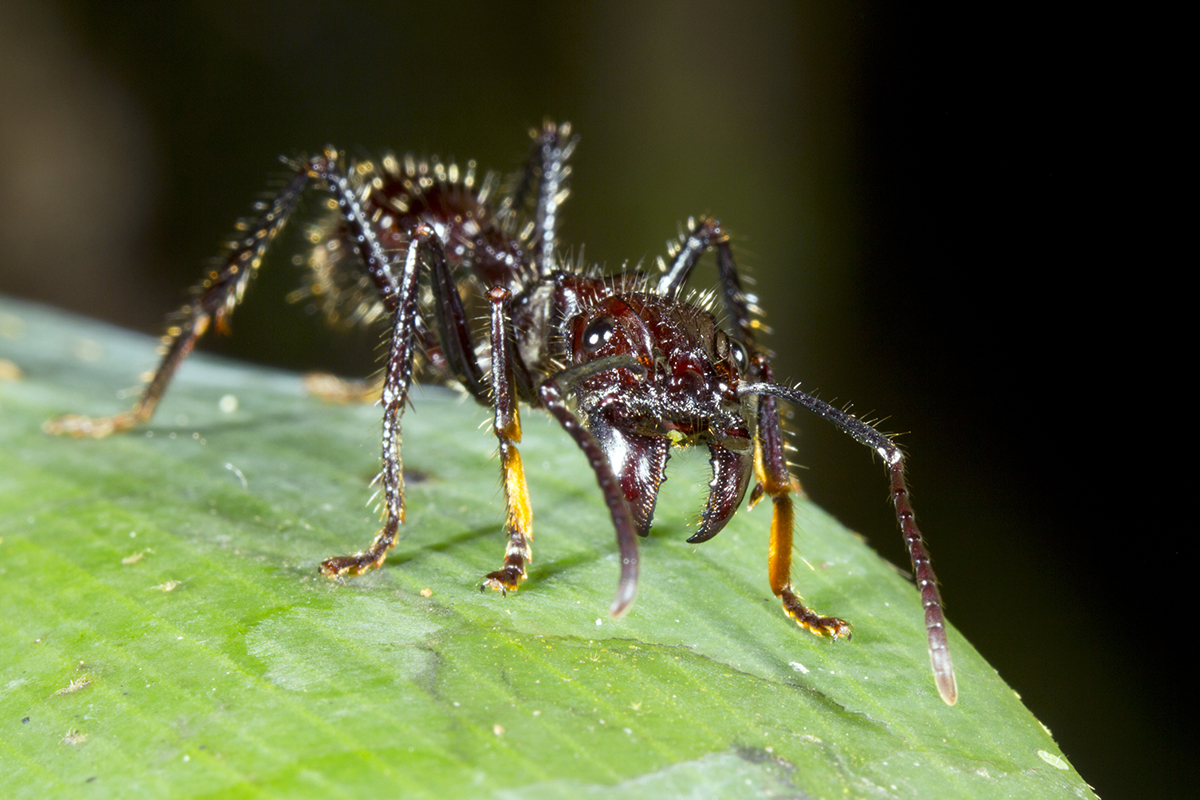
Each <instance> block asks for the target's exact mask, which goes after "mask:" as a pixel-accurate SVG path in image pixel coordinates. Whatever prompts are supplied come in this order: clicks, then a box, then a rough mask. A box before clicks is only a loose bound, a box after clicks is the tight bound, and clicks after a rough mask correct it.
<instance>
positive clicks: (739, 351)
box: [729, 339, 750, 373]
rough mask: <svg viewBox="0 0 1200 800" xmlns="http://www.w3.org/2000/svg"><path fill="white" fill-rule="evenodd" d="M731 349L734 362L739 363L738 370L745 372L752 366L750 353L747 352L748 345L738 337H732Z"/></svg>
mask: <svg viewBox="0 0 1200 800" xmlns="http://www.w3.org/2000/svg"><path fill="white" fill-rule="evenodd" d="M729 349H730V351H731V352H732V354H733V363H734V364H736V365H737V369H738V372H739V373H745V372H746V369H747V368H748V367H749V366H750V354H749V353H748V352H746V346H745V345H744V344H742V343H741V342H739V341H738V340H737V339H730V340H729Z"/></svg>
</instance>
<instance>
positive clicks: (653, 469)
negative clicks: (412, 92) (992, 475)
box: [46, 122, 957, 704]
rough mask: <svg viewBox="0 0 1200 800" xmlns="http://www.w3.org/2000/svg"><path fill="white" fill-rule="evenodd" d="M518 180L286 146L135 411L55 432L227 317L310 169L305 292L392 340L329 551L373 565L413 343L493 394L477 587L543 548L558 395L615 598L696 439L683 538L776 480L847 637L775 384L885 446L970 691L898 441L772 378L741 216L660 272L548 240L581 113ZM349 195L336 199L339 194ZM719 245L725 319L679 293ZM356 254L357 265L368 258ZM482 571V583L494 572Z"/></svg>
mask: <svg viewBox="0 0 1200 800" xmlns="http://www.w3.org/2000/svg"><path fill="white" fill-rule="evenodd" d="M532 136H533V147H532V151H531V153H530V156H529V160H528V162H527V164H526V166H525V170H524V173H523V176H522V178H521V180H520V181H519V182H518V183H517V184H516V186H515V187H514V189H513V190H512V191H511V193H509V194H508V195H507V196H506V197H503V198H502V199H501V200H500V202H499V204H498V205H493V204H492V195H493V194H494V192H495V186H496V182H495V180H494V178H493V177H492V176H490V175H489V176H488V177H487V178H485V179H484V180H483V181H482V182H481V183H479V184H477V183H476V180H475V170H474V164H473V163H471V164H469V165H468V168H467V169H466V170H465V172H463V171H460V170H459V168H458V167H457V166H456V165H454V164H443V163H441V162H439V161H436V160H434V161H431V162H418V161H416V160H414V159H412V158H411V157H409V158H406V159H404V161H403V163H401V162H400V161H398V160H396V159H394V158H392V157H388V158H385V159H384V160H383V161H382V163H381V164H379V165H376V164H374V163H372V162H359V163H357V164H351V165H349V166H348V167H343V166H342V159H341V157H340V155H339V154H338V153H337V151H335V150H333V149H332V148H327V149H326V150H325V151H324V152H323V153H322V154H321V155H317V156H312V157H309V158H299V159H293V160H287V161H285V163H286V164H287V165H288V166H289V167H290V168H291V170H292V176H291V178H290V180H289V181H288V182H287V184H286V185H285V186H284V187H283V189H282V190H281V191H279V192H278V193H277V194H276V195H275V197H274V199H273V200H271V201H270V202H264V203H259V204H258V205H257V206H256V207H255V211H256V213H257V216H256V217H253V218H248V219H245V220H242V221H241V222H239V223H238V226H237V236H238V239H237V240H236V241H234V242H232V243H231V244H230V245H229V248H228V251H227V253H226V255H225V256H224V257H223V259H222V262H221V265H220V268H219V269H214V270H213V271H211V272H210V273H209V274H208V275H207V276H206V277H205V279H204V280H203V281H202V282H201V283H200V284H199V285H197V286H196V287H195V289H194V290H193V296H192V299H191V301H190V302H189V303H188V304H187V305H185V306H184V307H183V309H182V310H181V312H180V313H179V314H178V315H177V317H176V318H174V319H173V320H172V321H171V323H170V325H169V327H168V330H167V333H166V335H165V337H164V339H163V359H162V362H161V363H160V365H159V367H158V369H157V371H156V372H155V373H154V376H153V378H152V379H151V380H150V382H149V384H148V385H147V386H146V388H145V390H144V391H143V393H142V395H141V397H140V399H139V400H138V402H137V403H136V405H135V406H134V408H133V409H132V410H131V411H128V412H125V413H122V414H118V415H116V416H113V417H105V418H89V417H80V416H75V415H69V416H65V417H60V418H58V419H55V420H51V421H50V422H48V423H47V424H46V430H47V431H48V432H51V433H56V434H70V435H74V436H93V437H102V436H106V435H108V434H110V433H114V432H118V431H122V430H126V429H128V428H131V427H133V426H134V425H136V424H138V423H140V422H144V421H146V420H148V419H149V418H150V417H151V415H152V414H153V413H154V409H155V407H156V406H157V404H158V402H159V400H160V399H161V398H162V396H163V393H164V392H165V391H166V388H167V384H168V383H169V382H170V380H171V377H172V376H173V375H174V373H175V371H176V369H178V367H179V365H180V364H181V363H182V362H183V360H184V359H185V358H186V357H187V355H188V353H190V352H191V350H192V347H193V346H194V344H195V342H196V340H197V339H199V338H200V336H202V335H203V334H204V333H205V331H206V330H207V329H208V328H209V327H210V326H213V325H215V326H216V328H217V330H219V331H223V330H227V328H228V318H229V315H230V314H231V313H232V311H233V309H234V308H235V307H236V306H237V304H238V303H239V301H240V300H241V298H242V294H243V292H244V291H245V288H246V286H247V284H248V283H249V280H250V278H251V276H253V275H254V273H255V272H256V271H257V269H258V267H259V265H260V263H261V261H262V258H263V255H264V254H265V252H266V250H267V247H268V245H269V244H270V242H271V241H272V240H273V239H274V238H275V236H276V235H277V234H278V233H279V231H280V230H281V229H282V228H283V227H284V224H285V223H286V222H287V220H288V217H289V216H290V215H291V213H292V211H293V210H294V209H295V207H296V205H297V203H298V201H299V199H300V197H301V195H302V194H303V193H304V190H305V189H306V188H307V187H308V186H309V185H310V184H311V183H314V182H315V183H316V184H317V185H318V186H323V187H324V188H325V189H326V190H327V191H328V192H329V193H330V195H331V196H332V200H333V203H331V207H330V211H329V212H328V213H327V214H326V215H325V217H326V218H325V220H324V221H323V222H322V223H321V224H320V225H318V226H317V227H315V228H314V229H313V231H312V233H311V236H310V238H311V240H312V242H313V249H312V252H311V255H310V257H309V263H310V266H311V267H312V270H313V284H312V287H311V294H312V296H313V297H314V298H316V299H318V300H319V301H320V302H321V303H322V304H323V307H324V310H325V312H326V313H327V315H328V316H329V317H331V318H333V319H337V318H339V317H340V318H347V317H348V318H349V320H350V321H365V322H369V321H373V320H377V319H386V320H388V321H389V322H390V323H391V326H392V335H391V348H390V352H389V355H388V359H387V365H386V368H385V370H384V378H383V396H382V405H383V409H384V413H383V457H382V461H383V467H382V471H381V480H382V491H383V504H384V509H383V516H384V522H383V527H382V529H381V530H380V531H379V532H378V534H377V535H376V536H375V539H374V540H373V541H372V542H371V544H370V545H369V546H368V547H367V548H366V549H364V550H362V551H360V552H358V553H355V554H353V555H349V556H339V557H336V558H330V559H327V560H326V561H324V562H323V563H322V564H321V572H322V573H324V574H325V575H327V576H330V577H341V576H346V575H358V574H361V573H363V572H366V571H368V570H371V569H375V568H376V567H379V566H380V565H381V564H382V563H383V561H384V559H385V558H386V556H387V553H388V551H389V550H390V549H391V548H392V546H393V545H394V544H395V542H396V537H397V531H398V528H399V525H400V524H401V523H402V522H403V521H404V484H403V473H402V468H401V458H400V418H401V415H402V413H403V410H404V406H405V404H406V403H407V402H408V392H409V387H410V385H411V382H412V376H413V370H414V359H415V358H416V357H417V356H418V354H419V353H421V354H423V356H424V358H425V359H427V360H428V362H429V363H428V366H429V368H430V369H431V371H432V372H433V373H434V374H435V375H436V376H437V377H439V378H440V379H442V380H443V381H445V382H450V383H456V384H458V385H459V386H461V387H462V389H463V390H464V391H466V392H467V393H468V394H470V395H471V396H472V397H474V398H475V399H476V400H477V401H479V402H480V403H481V404H483V405H485V406H489V407H490V408H492V409H493V411H494V419H493V426H492V430H493V432H494V434H495V436H496V438H497V440H498V441H499V450H500V468H501V476H502V480H503V486H504V495H505V500H506V504H507V514H506V522H505V529H506V532H507V535H508V543H507V547H506V549H505V554H504V563H503V566H502V567H501V568H500V569H498V570H496V571H495V572H492V573H489V574H488V575H487V576H486V577H485V579H484V583H483V587H488V588H492V589H496V590H499V591H503V592H507V591H510V590H514V589H516V588H517V587H518V585H519V584H520V583H521V581H523V580H524V579H525V577H526V571H525V568H526V565H527V564H528V563H529V562H530V560H531V559H532V551H531V546H530V542H531V538H532V514H531V510H530V503H529V494H528V490H527V488H526V483H525V475H524V470H523V468H522V465H521V456H520V452H519V451H518V448H517V445H518V443H519V442H520V440H521V425H520V417H519V413H518V402H525V403H527V404H528V405H530V406H533V407H541V408H545V409H546V410H547V411H548V412H549V413H550V414H551V415H552V416H553V417H554V418H555V419H556V420H557V421H558V422H559V424H560V425H561V426H562V427H563V429H564V430H566V432H567V433H568V434H570V436H571V437H572V438H573V439H574V440H575V443H576V444H577V445H578V446H579V447H580V448H581V449H582V450H583V452H584V453H585V454H586V456H587V458H588V461H589V463H590V465H591V467H592V469H593V471H594V472H595V475H596V480H597V482H598V483H599V485H600V489H601V490H602V492H603V493H604V499H605V502H606V504H607V506H608V510H609V513H610V514H611V516H612V520H613V526H614V527H615V529H616V536H617V544H618V547H619V549H620V554H621V574H620V580H619V583H618V588H617V593H616V597H615V599H614V600H613V603H612V608H611V613H612V614H613V615H614V616H618V615H620V614H623V613H624V612H625V611H626V610H627V609H628V608H629V606H630V604H631V603H632V602H633V599H634V595H635V593H636V590H637V581H638V547H637V537H638V536H645V535H647V533H648V532H649V528H650V524H651V521H652V519H653V516H654V505H655V501H656V499H657V496H658V490H659V486H660V484H661V483H662V481H663V475H664V471H665V468H666V463H667V459H668V457H669V455H670V450H671V447H672V446H673V445H676V446H687V445H693V444H704V445H705V446H707V447H708V450H709V454H710V463H711V466H712V481H711V482H710V483H709V486H710V491H709V494H708V500H707V502H706V504H705V507H704V510H703V512H702V514H701V521H700V526H699V529H698V530H697V531H696V532H695V533H694V534H693V535H692V536H691V537H690V538H689V539H688V541H689V542H704V541H707V540H709V539H711V538H712V537H714V536H716V535H717V534H718V533H720V531H721V529H722V528H723V527H725V524H726V523H727V522H728V521H729V520H730V518H731V517H732V516H733V514H734V512H735V511H736V510H737V508H738V507H739V506H740V505H741V503H742V500H743V498H744V496H745V494H746V490H747V488H748V487H749V484H750V478H751V475H753V476H754V477H755V478H756V485H755V487H754V489H753V490H752V492H751V503H753V502H756V501H757V500H758V499H760V498H761V497H762V496H763V495H764V494H766V495H769V496H770V497H771V500H772V502H773V506H774V513H773V515H772V521H771V540H770V551H769V557H768V575H769V581H770V585H771V590H772V591H773V592H774V593H775V595H776V596H777V597H780V598H781V599H782V602H783V607H784V610H785V611H786V613H787V614H788V616H790V617H791V618H792V619H793V620H795V621H796V622H797V623H798V624H799V625H801V626H802V627H804V628H807V629H808V630H810V631H812V632H813V633H816V634H818V635H825V634H829V635H831V636H832V637H833V638H835V639H836V638H840V637H849V636H850V626H849V625H848V624H847V623H846V622H845V621H844V620H841V619H838V618H836V617H822V616H819V615H817V614H816V613H814V612H813V611H811V610H809V609H808V608H806V607H805V606H804V605H803V603H802V602H801V600H800V597H799V596H798V595H797V593H796V592H795V590H794V589H793V587H792V585H791V580H790V571H791V552H792V527H793V506H792V497H791V495H792V492H793V491H794V487H793V481H792V477H791V474H790V473H789V471H788V466H787V462H786V460H785V457H784V442H783V433H782V430H781V427H780V422H779V413H778V410H777V408H776V400H777V398H781V399H784V400H787V401H788V402H791V403H794V404H796V405H799V406H803V407H804V408H807V409H808V410H810V411H813V412H815V413H816V414H818V415H820V416H822V417H824V418H825V419H827V420H829V421H830V422H832V423H833V424H834V425H836V426H838V427H839V428H840V429H842V430H843V431H845V432H846V433H848V434H849V435H850V436H852V437H854V438H855V439H857V440H858V441H859V442H860V443H862V444H864V445H866V446H867V447H870V448H871V449H872V450H874V451H876V452H877V453H879V455H880V456H882V457H883V460H884V463H885V466H886V467H887V470H888V475H889V479H890V484H891V497H892V501H893V503H894V505H895V507H896V515H897V518H898V520H899V523H900V528H901V532H902V534H903V536H904V540H905V543H906V544H907V546H908V551H909V555H910V556H911V558H912V564H913V570H914V573H915V576H916V580H917V583H918V586H919V588H920V592H921V599H922V603H923V605H924V608H925V623H926V628H927V630H928V640H929V652H930V658H931V661H932V665H933V673H934V679H935V682H936V684H937V687H938V691H939V693H940V694H941V696H942V699H943V700H945V701H946V702H947V703H950V704H953V703H954V702H955V700H956V699H957V689H956V686H955V680H954V671H953V666H952V664H951V661H950V655H949V651H948V650H947V644H946V631H945V623H944V618H943V612H942V603H941V598H940V595H939V593H938V589H937V582H936V578H935V577H934V574H933V569H932V567H931V566H930V562H929V555H928V552H927V551H926V548H925V544H924V541H923V540H922V538H921V533H920V531H919V530H918V529H917V525H916V521H915V518H914V515H913V510H912V506H911V504H910V502H909V497H908V489H907V488H906V486H905V481H904V456H903V454H902V453H901V451H900V450H899V448H897V447H896V446H895V445H894V444H893V443H892V441H891V439H890V438H889V437H888V436H887V435H886V434H882V433H880V432H879V431H877V430H875V428H874V427H872V426H870V425H868V424H866V423H864V422H862V421H860V420H858V419H856V418H855V417H853V416H851V415H849V414H847V413H845V412H843V411H840V410H838V409H836V408H834V407H832V406H830V405H828V404H826V403H824V402H822V401H820V400H817V399H816V398H814V397H811V396H809V395H808V394H805V393H803V392H801V391H799V390H798V389H795V388H789V387H786V386H782V385H780V384H778V383H775V381H774V376H773V375H772V372H771V365H770V362H769V360H768V353H767V351H766V350H765V349H764V348H763V347H762V346H760V345H759V344H758V342H757V340H756V339H757V337H756V332H757V331H759V330H760V329H761V327H762V326H761V324H760V323H759V322H758V320H757V318H756V317H757V314H758V312H759V309H758V308H757V306H756V304H755V302H756V301H755V298H754V297H753V296H751V295H749V294H747V293H746V292H745V291H743V289H742V283H741V280H740V278H739V276H738V270H737V266H736V264H735V263H734V259H733V255H732V252H731V250H730V246H729V240H728V236H727V235H726V233H725V231H724V230H723V228H722V227H721V224H720V223H719V222H717V221H716V220H713V219H701V220H699V221H694V222H692V221H690V222H689V225H688V229H687V231H686V232H685V233H684V234H683V236H682V237H681V238H680V241H679V242H678V244H677V245H676V246H674V247H673V248H672V252H671V254H670V255H671V260H670V263H669V264H667V263H665V262H660V266H661V272H660V274H658V275H655V276H652V275H649V274H646V273H643V272H641V271H632V270H631V271H625V272H624V273H622V274H620V275H616V276H604V275H602V274H600V273H598V272H596V271H594V270H586V269H583V268H571V267H567V266H564V265H563V264H562V263H561V262H560V261H559V260H558V258H557V254H556V252H555V248H556V245H557V220H558V211H559V208H560V206H561V205H562V203H563V201H564V200H565V199H566V196H567V183H566V181H567V177H568V175H569V173H570V168H569V166H568V164H567V161H568V159H569V157H570V155H571V151H572V150H573V148H574V145H575V140H574V139H572V137H571V134H570V126H569V125H566V124H563V125H555V124H553V123H550V122H547V123H546V124H545V125H544V126H543V127H542V128H541V129H540V130H534V131H533V132H532ZM334 207H336V210H334ZM708 250H715V251H716V257H717V272H718V281H719V287H718V288H719V292H718V293H719V295H720V297H721V300H722V304H723V306H724V310H725V312H726V314H727V318H728V320H729V330H728V331H726V330H725V329H723V328H721V327H720V325H718V323H717V320H716V319H715V317H714V316H713V314H712V313H711V312H710V310H709V308H708V307H707V306H708V305H709V304H705V303H700V304H697V303H693V302H689V301H687V300H684V299H681V295H682V293H683V290H684V287H685V285H686V284H687V281H688V278H689V276H690V274H691V272H692V269H693V268H694V267H695V265H696V263H697V261H698V260H699V258H700V257H701V255H703V254H704V253H705V252H707V251H708ZM360 267H361V268H365V269H360ZM480 300H481V301H483V302H484V303H486V305H487V307H488V308H489V309H490V329H489V331H488V333H487V334H486V335H484V336H478V335H477V334H476V332H475V331H473V330H472V327H471V325H470V324H469V322H470V317H469V316H468V313H467V307H466V304H467V303H469V302H471V301H476V302H478V301H480ZM481 588H482V587H481Z"/></svg>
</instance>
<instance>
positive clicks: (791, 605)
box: [750, 353, 850, 639]
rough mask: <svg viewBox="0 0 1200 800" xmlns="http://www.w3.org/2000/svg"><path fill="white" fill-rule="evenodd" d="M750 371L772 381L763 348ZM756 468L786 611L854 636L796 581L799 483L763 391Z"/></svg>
mask: <svg viewBox="0 0 1200 800" xmlns="http://www.w3.org/2000/svg"><path fill="white" fill-rule="evenodd" d="M750 372H752V373H753V374H754V376H755V377H759V378H760V379H761V380H763V381H766V382H770V381H771V379H772V376H771V364H770V362H769V361H768V360H767V358H766V356H764V355H763V354H761V353H758V354H755V355H754V356H753V357H752V362H751V369H750ZM754 471H755V474H756V476H757V478H758V486H756V487H755V489H754V494H753V496H752V499H751V503H752V504H753V503H754V502H756V501H757V499H758V498H760V497H762V494H763V492H764V491H765V492H766V494H768V495H770V496H771V503H772V506H773V511H772V514H771V545H770V549H769V550H768V551H767V553H768V554H767V577H768V580H769V581H770V584H771V591H772V592H774V593H775V596H776V597H779V598H781V599H782V600H783V610H784V611H785V612H787V615H788V616H789V617H791V618H792V619H793V620H795V621H796V624H797V625H799V626H800V627H802V628H806V629H808V630H810V631H812V632H813V633H815V634H816V635H818V636H824V635H825V634H829V635H830V636H832V637H833V638H834V639H839V638H842V637H845V638H847V639H848V638H850V625H849V623H847V622H846V621H845V620H843V619H839V618H838V617H822V616H821V615H819V614H817V613H816V612H814V611H812V610H811V609H809V608H806V607H805V606H804V603H803V602H802V601H801V599H800V596H799V595H798V594H797V593H796V590H795V587H793V586H792V531H793V529H794V522H795V511H794V508H793V504H792V493H793V491H795V487H794V485H793V482H792V475H791V471H790V470H789V469H788V464H787V458H786V456H785V454H784V448H783V429H782V427H781V426H780V423H779V410H778V409H777V408H776V404H775V398H774V397H771V396H769V395H761V396H760V397H759V400H758V434H757V436H756V437H755V441H754Z"/></svg>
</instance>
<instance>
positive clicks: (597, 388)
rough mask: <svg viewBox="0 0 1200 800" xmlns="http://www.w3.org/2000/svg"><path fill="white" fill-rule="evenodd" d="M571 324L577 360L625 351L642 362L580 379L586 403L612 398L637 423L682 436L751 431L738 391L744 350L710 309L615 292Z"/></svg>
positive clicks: (745, 404) (607, 401)
mask: <svg viewBox="0 0 1200 800" xmlns="http://www.w3.org/2000/svg"><path fill="white" fill-rule="evenodd" d="M569 330H570V333H571V342H570V345H571V357H572V360H573V362H574V364H575V365H583V364H587V363H589V362H592V361H596V360H598V359H602V358H609V357H614V356H627V357H630V358H632V359H634V360H636V361H637V362H638V364H640V365H641V367H642V369H643V371H642V372H641V373H638V372H636V371H635V370H630V369H620V368H617V369H612V370H606V371H604V372H600V373H597V374H596V375H593V376H591V377H590V378H587V379H586V380H584V381H583V384H584V385H583V386H581V387H580V389H582V391H580V393H579V395H580V397H581V398H584V400H583V402H582V403H581V405H582V406H583V407H584V409H585V410H587V409H589V408H590V407H593V406H596V405H598V404H599V405H603V406H605V407H610V406H616V407H618V408H621V409H622V410H624V411H625V412H626V415H627V416H629V415H630V413H629V412H632V413H631V416H633V417H636V418H637V420H638V424H639V426H641V427H645V426H649V427H652V428H655V429H657V430H659V431H663V432H666V431H671V432H675V433H677V434H682V435H683V436H686V437H706V438H707V437H711V436H716V437H718V438H723V437H726V436H734V437H738V436H744V437H747V438H748V437H749V436H750V433H749V431H751V430H752V429H753V425H752V424H751V421H750V420H749V418H748V416H747V415H748V414H749V413H751V409H752V406H751V404H750V403H748V402H747V401H746V399H745V398H743V397H739V395H738V387H739V384H740V382H741V380H742V378H743V376H744V375H745V371H746V369H747V367H748V365H749V356H748V355H747V352H746V348H745V347H744V346H743V345H742V344H741V343H740V342H738V341H737V340H735V339H733V338H731V337H730V336H729V335H728V334H727V333H726V332H725V331H724V330H722V329H721V327H720V326H719V325H717V322H716V320H715V319H714V318H713V316H712V315H711V314H709V313H708V312H707V311H704V310H703V309H700V308H697V307H696V306H692V305H687V304H684V303H678V302H672V301H669V300H666V299H664V298H661V297H657V296H654V295H646V294H623V295H615V296H609V297H605V298H603V299H601V300H599V301H597V302H596V303H594V304H592V305H590V306H589V307H588V308H586V310H584V311H582V312H581V313H580V314H578V315H577V316H576V317H575V318H574V319H573V320H572V321H571V324H570V326H569ZM588 398H591V400H592V401H593V402H588Z"/></svg>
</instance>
